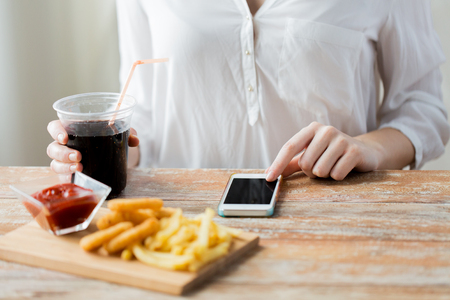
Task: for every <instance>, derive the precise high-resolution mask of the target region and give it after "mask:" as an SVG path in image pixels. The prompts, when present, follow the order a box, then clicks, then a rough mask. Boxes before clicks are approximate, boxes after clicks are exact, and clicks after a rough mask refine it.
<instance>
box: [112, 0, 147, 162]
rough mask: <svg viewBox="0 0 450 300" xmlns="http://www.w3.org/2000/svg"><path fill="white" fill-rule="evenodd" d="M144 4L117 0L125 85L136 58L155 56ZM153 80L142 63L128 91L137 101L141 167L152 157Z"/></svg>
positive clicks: (135, 118) (135, 119)
mask: <svg viewBox="0 0 450 300" xmlns="http://www.w3.org/2000/svg"><path fill="white" fill-rule="evenodd" d="M141 5H142V4H141V2H140V1H139V0H116V9H117V23H118V24H117V25H118V33H119V53H120V74H119V78H120V84H121V87H123V85H124V84H125V82H126V80H127V77H128V74H129V71H130V68H131V66H132V65H133V63H134V62H135V61H136V60H140V59H147V58H153V55H152V48H151V32H150V26H149V22H148V17H147V15H146V13H145V10H144V9H143V8H142V7H141ZM152 81H153V73H152V72H151V70H150V69H149V68H142V67H139V66H138V67H137V68H136V70H135V71H134V73H133V79H132V80H131V82H130V84H129V86H128V89H127V94H128V95H130V96H132V97H134V98H135V99H136V101H137V105H136V107H135V109H134V113H133V117H132V121H131V126H132V127H133V128H134V129H136V131H137V133H138V137H139V141H140V147H139V148H140V149H139V150H140V159H139V165H140V166H148V165H149V164H150V160H151V151H152V140H151V136H152V135H151V133H152V119H151V110H152V103H151V101H150V99H149V97H150V95H151V93H152V91H151V87H152Z"/></svg>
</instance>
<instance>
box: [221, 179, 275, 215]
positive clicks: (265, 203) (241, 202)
mask: <svg viewBox="0 0 450 300" xmlns="http://www.w3.org/2000/svg"><path fill="white" fill-rule="evenodd" d="M281 180H282V177H281V175H280V176H279V177H278V178H277V180H275V181H273V182H268V181H266V174H233V175H231V177H230V179H229V180H228V184H227V186H226V188H225V191H224V192H223V195H222V199H221V200H220V203H219V207H218V210H217V211H218V214H219V215H220V216H222V217H232V216H234V217H268V216H271V215H273V211H274V209H275V203H276V202H277V199H278V193H279V191H280V186H281Z"/></svg>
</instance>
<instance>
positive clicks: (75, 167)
mask: <svg viewBox="0 0 450 300" xmlns="http://www.w3.org/2000/svg"><path fill="white" fill-rule="evenodd" d="M69 169H70V172H75V171H76V170H77V165H71V166H70V167H69Z"/></svg>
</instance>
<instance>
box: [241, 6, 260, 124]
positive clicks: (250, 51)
mask: <svg viewBox="0 0 450 300" xmlns="http://www.w3.org/2000/svg"><path fill="white" fill-rule="evenodd" d="M253 36H254V30H253V20H252V19H251V18H250V16H249V15H247V16H246V18H245V21H244V24H243V26H242V31H241V45H242V69H243V71H244V80H245V86H246V93H245V94H246V101H247V115H248V118H249V124H250V125H251V126H253V125H254V124H255V123H256V121H257V120H258V115H259V103H258V99H257V89H256V67H255V57H254V41H253Z"/></svg>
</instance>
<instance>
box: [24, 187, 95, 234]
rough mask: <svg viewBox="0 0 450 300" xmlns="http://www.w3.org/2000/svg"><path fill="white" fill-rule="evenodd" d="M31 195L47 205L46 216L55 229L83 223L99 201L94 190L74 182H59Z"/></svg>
mask: <svg viewBox="0 0 450 300" xmlns="http://www.w3.org/2000/svg"><path fill="white" fill-rule="evenodd" d="M31 197H33V198H35V199H36V200H38V201H39V202H41V203H42V204H44V206H45V207H47V209H48V211H49V215H46V218H47V221H48V223H49V225H50V227H51V229H52V230H53V231H55V230H60V229H63V228H68V227H72V226H75V225H78V224H80V223H83V222H84V221H85V220H86V219H87V218H88V217H89V215H90V214H91V212H92V210H94V208H95V206H96V205H97V203H98V200H97V197H96V196H95V195H94V194H93V191H92V190H90V189H85V188H83V187H81V186H78V185H75V184H73V183H64V184H57V185H55V186H52V187H49V188H46V189H44V190H42V191H40V192H36V193H34V194H32V195H31ZM29 210H30V209H29ZM30 212H31V211H30Z"/></svg>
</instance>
